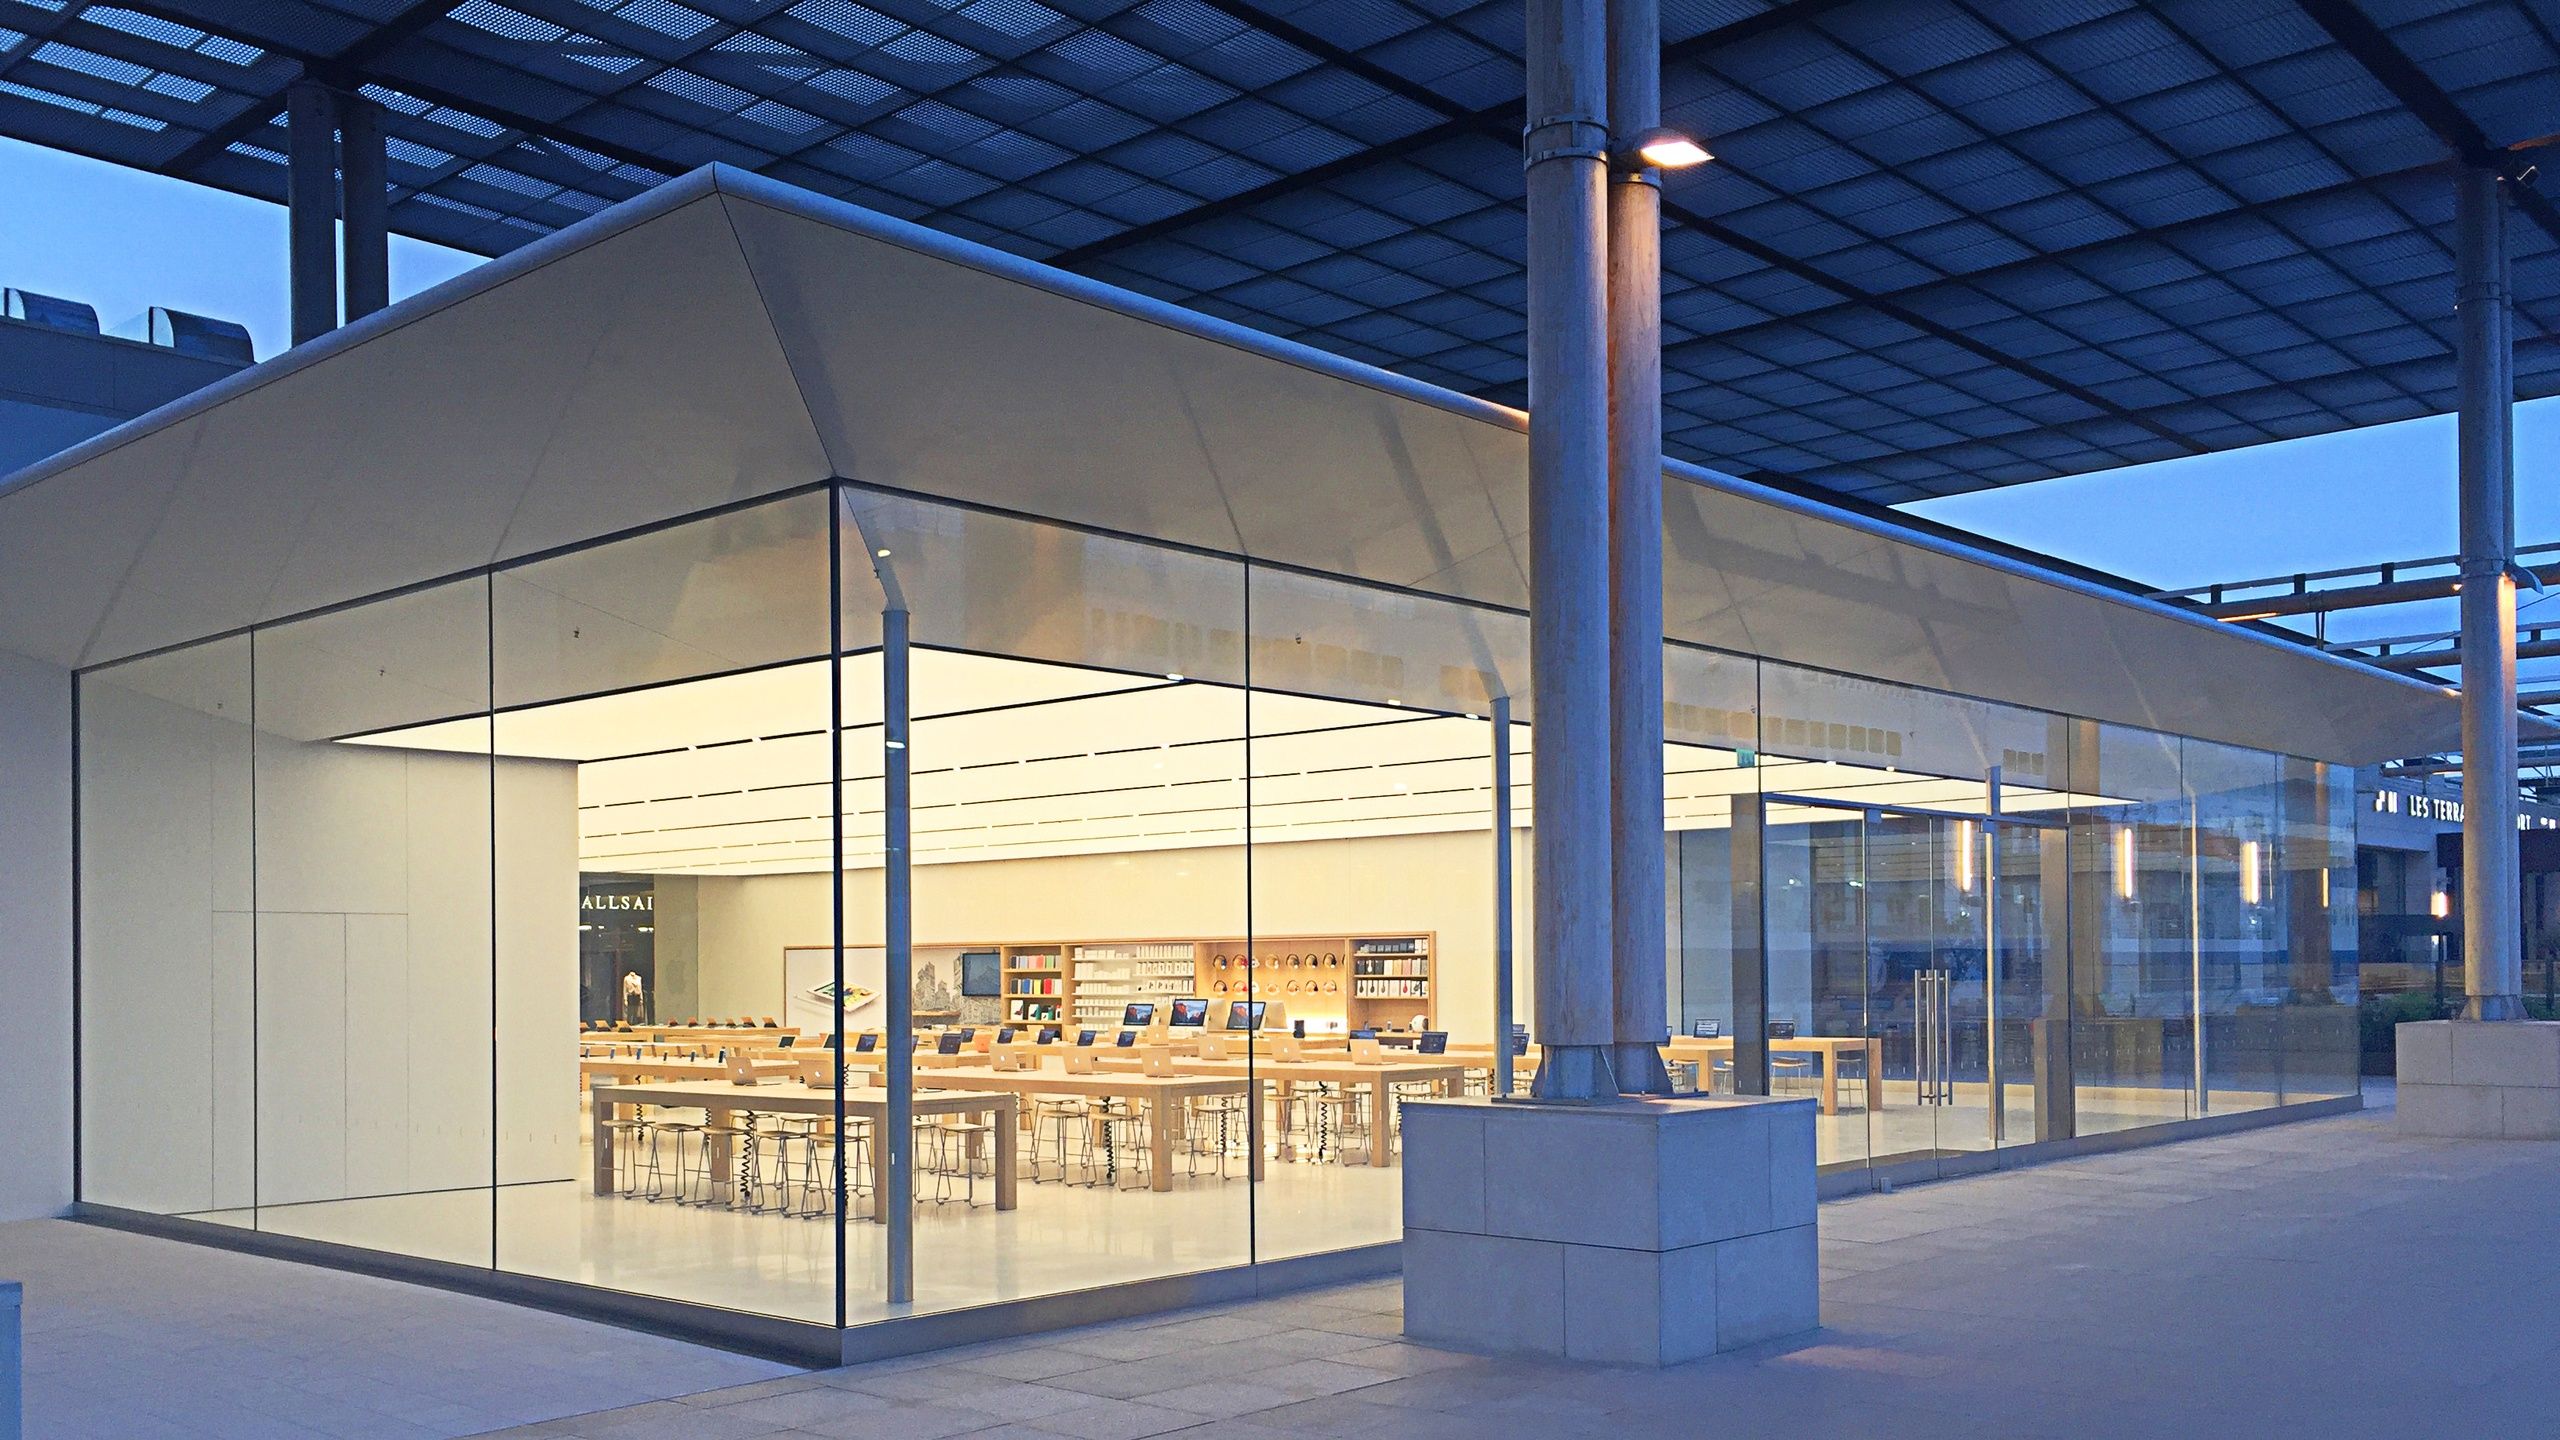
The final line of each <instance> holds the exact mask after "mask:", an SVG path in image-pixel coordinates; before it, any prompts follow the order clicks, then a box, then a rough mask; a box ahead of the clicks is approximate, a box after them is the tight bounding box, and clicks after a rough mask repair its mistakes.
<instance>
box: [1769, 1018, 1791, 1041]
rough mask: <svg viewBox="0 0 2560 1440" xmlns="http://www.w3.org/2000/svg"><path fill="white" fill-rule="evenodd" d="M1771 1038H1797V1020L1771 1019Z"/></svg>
mask: <svg viewBox="0 0 2560 1440" xmlns="http://www.w3.org/2000/svg"><path fill="white" fill-rule="evenodd" d="M1769 1038H1770V1039H1772V1040H1793V1039H1794V1038H1796V1022H1794V1021H1793V1020H1772V1021H1770V1022H1769Z"/></svg>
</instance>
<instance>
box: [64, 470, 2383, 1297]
mask: <svg viewBox="0 0 2560 1440" xmlns="http://www.w3.org/2000/svg"><path fill="white" fill-rule="evenodd" d="M1665 672H1666V683H1665V739H1666V745H1665V749H1664V754H1663V756H1662V757H1661V763H1662V764H1663V766H1664V776H1665V796H1666V813H1665V827H1664V852H1663V853H1664V864H1665V865H1666V867H1667V879H1668V884H1667V886H1666V891H1667V898H1668V903H1669V913H1668V915H1667V917H1666V918H1667V929H1666V934H1667V940H1668V953H1667V955H1666V973H1667V981H1668V985H1669V989H1670V993H1669V997H1668V998H1669V1002H1670V1014H1671V1016H1672V1017H1673V1029H1674V1037H1675V1038H1674V1040H1673V1042H1672V1044H1671V1046H1670V1047H1669V1058H1670V1060H1671V1062H1672V1064H1673V1069H1674V1073H1675V1076H1676V1077H1678V1079H1679V1080H1680V1081H1681V1082H1682V1083H1685V1084H1688V1085H1691V1086H1694V1087H1695V1088H1698V1089H1701V1090H1714V1091H1719V1092H1736V1091H1739V1092H1745V1093H1749V1092H1757V1091H1763V1090H1767V1091H1774V1092H1776V1093H1781V1094H1801V1095H1806V1096H1810V1097H1813V1098H1814V1100H1815V1102H1816V1103H1817V1104H1818V1106H1819V1107H1820V1109H1821V1112H1822V1113H1821V1117H1820V1121H1819V1133H1820V1137H1821V1138H1820V1145H1821V1149H1820V1155H1819V1160H1820V1163H1821V1164H1822V1165H1823V1166H1824V1167H1825V1168H1826V1169H1852V1168H1856V1167H1862V1166H1888V1165H1908V1164H1911V1163H1914V1162H1929V1161H1941V1160H1945V1159H1947V1158H1948V1157H1957V1156H1963V1155H1968V1154H1976V1153H1979V1152H1985V1151H1990V1150H1995V1149H1998V1148H2002V1147H2009V1146H2020V1145H2026V1144H2031V1143H2035V1142H2037V1141H2049V1140H2058V1139H2065V1138H2070V1137H2073V1136H2086V1135H2094V1134H2101V1133H2105V1132H2108V1131H2113V1130H2120V1129H2126V1128H2131V1127H2138V1126H2145V1125H2154V1124H2160V1123H2164V1122H2170V1121H2176V1120H2181V1119H2186V1118H2191V1117H2196V1116H2204V1115H2215V1114H2226V1113H2232V1112H2236V1111H2245V1110H2251V1109H2261V1108H2266V1107H2272V1106H2281V1105H2287V1104H2293V1103H2298V1102H2303V1101H2309V1100H2317V1099H2328V1098H2333V1097H2338V1096H2343V1095H2349V1094H2352V1093H2354V1088H2355V1083H2356V1081H2355V1070H2356V1044H2357V1037H2356V1027H2355V1014H2356V993H2355V973H2356V971H2355V954H2354V948H2353V947H2354V938H2353V937H2354V934H2355V930H2354V922H2355V914H2354V905H2355V893H2356V891H2355V883H2354V878H2355V877H2354V872H2353V869H2352V866H2353V863H2354V847H2353V839H2352V819H2353V817H2352V801H2353V781H2352V775H2351V773H2350V772H2348V771H2347V770H2345V769H2343V768H2340V767H2336V766H2331V765H2326V764H2322V763H2319V762H2315V761H2311V760H2306V759H2300V758H2297V757H2292V756H2284V755H2276V754H2269V753H2264V752H2256V751H2247V750H2241V749H2236V748H2233V747H2230V746H2226V745H2217V744H2210V743H2207V742H2203V741H2198V740H2189V739H2182V738H2180V737H2175V736H2167V735H2160V734H2154V733H2150V732H2145V731H2140V730H2134V729H2129V728H2126V727H2122V726H2117V725H2112V724H2103V723H2099V722H2096V721H2092V720H2085V719H2079V718H2075V717H2068V716H2059V715H2048V714H2043V713H2038V712H2033V711H2028V710H2022V709H2018V708H2015V707H2011V706H2004V705H1999V704H1994V703H1990V702H1986V701H1980V700H1972V699H1966V698H1962V697H1956V696H1949V695H1944V694H1938V693H1934V692H1928V691H1922V690H1916V689H1911V688H1908V687H1902V686H1897V685H1891V684H1885V683H1880V682H1876V681H1872V680H1866V679H1860V678H1857V677H1852V676H1843V675H1836V674H1830V673H1824V672H1817V671H1811V670H1806V669H1802V668H1798V667H1792V666H1788V665H1784V664H1780V663H1778V662H1775V661H1765V660H1760V659H1756V658H1753V657H1749V656H1741V655H1732V654H1725V653H1720V652H1714V651H1708V650H1704V649H1699V648H1696V647H1692V646H1687V645H1681V644H1674V645H1672V646H1670V647H1668V648H1667V649H1666V653H1665ZM1534 706H1535V696H1534V691H1533V689H1532V677H1531V676H1530V674H1529V666H1528V627H1527V623H1526V620H1525V618H1524V617H1522V616H1520V615H1518V614H1516V613H1513V612H1509V611H1503V610H1495V609H1487V608H1482V607H1477V606H1473V605H1468V604H1464V603H1460V602H1457V601H1452V600H1448V599H1444V598H1439V597H1435V596H1429V595H1422V594H1416V593H1412V592H1407V591H1399V590H1390V589H1383V588H1378V587H1373V586H1368V585H1364V584H1361V583H1357V582H1354V581H1349V580H1344V579H1339V578H1334V577H1328V576H1322V575H1313V574H1308V573H1305V572H1302V571H1296V570H1286V569H1278V568H1274V567H1269V566H1262V565H1256V564H1251V563H1248V562H1244V561H1240V560H1236V559H1234V558H1231V557H1227V556H1222V555H1214V554H1207V553H1203V552H1199V551H1193V550H1183V549H1175V548H1170V547H1165V546H1161V545H1155V544H1150V543H1148V542H1146V541H1144V540H1142V539H1135V538H1129V537H1124V536H1116V535H1104V534H1097V533H1093V532H1088V531H1082V530H1076V529H1071V528H1068V527H1065V526H1060V525H1053V524H1047V523H1042V522H1036V521H1032V520H1027V519H1023V518H1020V517H1016V516H1010V515H1001V514H994V513H989V512H985V511H980V510H971V509H964V508H959V507H955V506H950V505H945V504H940V503H937V502H933V501H929V500H925V499H921V498H917V497H914V496H910V495H904V494H893V493H889V492H884V491H879V490H874V489H869V488H866V487H862V486H859V485H854V484H849V483H840V484H833V485H826V486H819V487H814V488H811V489H807V490H803V491H799V492H796V493H792V494H788V495H784V496H782V497H779V498H776V499H771V500H767V501H764V502H760V503H756V504H752V505H745V506H740V507H737V508H733V509H729V510H725V511H721V512H717V513H713V514H709V515H706V516H703V517H700V518H697V519H693V520H690V521H686V522H682V523H678V524H672V525H667V526H662V527H658V528H654V529H651V530H648V531H645V532H642V533H637V534H633V535H629V536H624V537H620V538H615V539H611V540H608V541H604V542H599V543H596V544H593V545H589V546H585V547H581V548H578V549H575V550H572V551H568V552H565V553H558V554H551V555H546V556H543V557H539V558H536V559H532V560H528V561H524V562H521V563H516V564H510V565H506V566H502V567H499V568H497V569H494V570H492V571H489V572H487V573H482V574H475V575H472V576H469V577H466V578H462V579H457V580H452V581H449V582H444V583H441V584H437V585H432V586H428V587H423V588H419V589H414V590H409V591H405V592H401V593H398V594H395V595H391V596H386V597H383V598H380V599H377V600H372V601H368V602H364V603H359V604H354V605H349V606H345V607H341V608H338V609H335V610H331V611H327V612H323V613H320V614H316V615H312V616H308V617H302V618H297V619H293V620H289V621H284V622H279V623H276V624H272V625H267V626H263V627H260V628H257V629H254V630H251V631H248V632H245V633H240V634H234V635H228V636H224V637H222V638H219V639H214V640H210V641H206V642H204V643H201V644H198V645H193V646H189V647H185V648H181V649H175V650H170V651H165V652H160V653H157V654H153V655H151V656H148V657H145V658H141V659H136V660H130V661H124V662H120V663H116V664H112V665H108V666H104V667H100V668H97V669H93V670H90V671H88V672H85V673H84V674H83V675H82V676H81V679H80V692H79V716H80V733H79V794H80V816H81V829H80V835H81V871H80V915H81V937H82V943H81V960H80V985H81V992H80V998H81V1012H80V1013H81V1020H80V1026H81V1035H80V1044H81V1054H82V1077H83V1080H82V1087H81V1096H80V1101H81V1114H80V1125H81V1133H82V1141H83V1154H84V1157H85V1160H84V1168H83V1181H82V1194H81V1199H82V1200H83V1201H85V1202H87V1203H90V1204H92V1205H100V1206H109V1207H115V1208H118V1209H123V1210H130V1211H139V1212H145V1213H148V1214H152V1215H159V1216H174V1217H188V1218H192V1219H196V1220H200V1221H205V1222H210V1223H214V1224H220V1225H227V1226H234V1227H242V1228H248V1229H253V1230H256V1231H259V1232H266V1233H273V1234H278V1235H286V1236H292V1237H297V1238H301V1239H309V1240H321V1241H329V1242H334V1243H338V1244H344V1245H350V1246H356V1247H360V1248H363V1249H367V1250H375V1251H385V1252H390V1253H394V1254H399V1255H404V1256H413V1257H417V1258H420V1259H426V1260H434V1261H442V1262H447V1263H450V1264H456V1265H463V1266H470V1267H475V1268H485V1269H488V1270H491V1271H493V1272H498V1273H503V1274H507V1275H521V1276H528V1277H536V1278H539V1279H543V1280H549V1281H560V1282H567V1283H572V1284H578V1285H585V1286H591V1287H597V1288H599V1289H602V1290H607V1291H612V1292H618V1293H622V1294H628V1295H634V1296H645V1297H649V1298H651V1299H655V1300H665V1301H674V1302H679V1303H683V1304H687V1305H694V1306H702V1307H708V1308H710V1309H713V1310H719V1311H729V1312H739V1313H743V1314H749V1315H754V1316H760V1317H772V1318H778V1319H782V1320H789V1321H799V1322H805V1323H808V1324H813V1325H824V1326H843V1325H861V1324H866V1323H870V1322H873V1321H877V1320H882V1319H888V1318H893V1317H897V1316H903V1315H912V1314H921V1313H935V1312H947V1311H954V1310H961V1309H967V1308H971V1307H976V1306H983V1305H988V1304H993V1303H998V1302H1005V1301H1014V1300H1024V1299H1032V1298H1037V1297H1044V1296H1053V1295H1061V1294H1068V1293H1073V1292H1077V1291H1084V1290H1091V1289H1094V1288H1096V1287H1102V1286H1110V1285H1117V1284H1123V1283H1127V1282H1131V1281H1141V1280H1150V1279H1157V1278H1161V1277H1166V1276H1175V1275H1187V1274H1194V1273H1198V1272H1203V1271H1214V1270H1222V1269H1227V1268H1231V1267H1235V1266H1240V1265H1246V1264H1250V1263H1255V1262H1264V1261H1274V1260H1281V1259H1288V1258H1295V1257H1301V1256H1309V1255H1320V1254H1324V1253H1327V1252H1334V1251H1343V1250H1350V1249H1356V1248H1358V1247H1363V1246H1369V1245H1375V1244H1379V1243H1383V1242H1389V1241H1393V1240H1395V1239H1396V1238H1397V1236H1398V1233H1399V1221H1398V1216H1399V1182H1400V1178H1401V1172H1400V1170H1399V1168H1398V1167H1397V1165H1396V1163H1395V1162H1396V1160H1397V1158H1398V1148H1399V1145H1400V1136H1399V1131H1398V1126H1397V1123H1396V1117H1397V1107H1398V1106H1399V1105H1400V1104H1401V1103H1402V1102H1404V1101H1405V1100H1407V1099H1410V1098H1413V1097H1415V1096H1419V1095H1425V1094H1431V1093H1454V1092H1465V1093H1482V1092H1484V1091H1486V1090H1489V1089H1492V1088H1495V1080H1494V1077H1493V1076H1492V1075H1491V1073H1490V1071H1491V1069H1492V1067H1493V1065H1494V1063H1495V1061H1494V1055H1493V1041H1494V1038H1495V1031H1494V1026H1495V1016H1496V1013H1497V1003H1496V1001H1497V996H1496V992H1495V987H1496V968H1495V962H1494V957H1495V955H1496V953H1497V952H1498V950H1499V949H1500V948H1501V947H1502V946H1503V945H1504V944H1505V943H1507V944H1508V945H1509V946H1510V947H1511V948H1512V952H1513V955H1514V973H1513V976H1512V993H1513V995H1514V997H1516V998H1515V1001H1514V1005H1513V1013H1514V1014H1515V1015H1516V1016H1517V1017H1518V1019H1519V1021H1520V1022H1521V1023H1523V1024H1528V1023H1530V1022H1531V1020H1532V1016H1531V1014H1530V1008H1531V1001H1530V997H1531V995H1532V994H1533V993H1534V989H1533V986H1532V984H1531V977H1532V976H1533V974H1534V973H1535V967H1536V965H1537V964H1538V957H1537V956H1536V955H1535V954H1534V953H1532V949H1531V945H1530V936H1531V927H1530V925H1529V924H1528V916H1529V913H1530V906H1531V904H1532V901H1533V898H1534V897H1533V890H1532V886H1533V877H1532V876H1531V874H1530V873H1529V867H1528V864H1527V856H1528V845H1527V836H1528V830H1527V826H1528V822H1529V817H1530V807H1531V805H1532V802H1533V798H1534V797H1533V793H1532V790H1531V786H1530V757H1531V754H1532V752H1533V750H1534V746H1535V739H1536V737H1535V732H1534V727H1533V726H1532V725H1531V724H1530V723H1529V720H1530V717H1531V715H1532V714H1533V712H1534ZM901 707H903V709H901ZM1497 725H1507V727H1508V729H1507V731H1506V734H1507V736H1508V756H1509V765H1510V769H1511V774H1510V775H1509V777H1508V778H1509V782H1510V783H1509V785H1508V787H1507V792H1508V795H1507V799H1508V806H1509V808H1508V810H1507V811H1505V810H1503V809H1502V808H1501V807H1502V805H1503V803H1504V795H1505V787H1503V786H1500V785H1497V784H1496V776H1495V774H1494V766H1495V764H1496V754H1497V750H1498V748H1499V747H1498V746H1497V737H1496V735H1495V729H1496V726H1497ZM901 767H903V769H904V771H905V773H906V775H907V780H906V782H905V786H906V798H905V804H904V805H903V807H901V806H900V805H899V804H898V798H899V788H898V785H897V784H896V782H895V781H894V780H893V778H892V775H893V771H895V770H897V769H899V768H901ZM900 822H903V824H901V823H900ZM901 833H904V835H905V836H906V837H907V838H906V845H905V850H904V852H903V856H901V855H900V854H898V853H896V852H893V849H892V846H893V845H894V844H895V843H896V842H897V840H898V837H899V836H900V834H901ZM1506 849H1507V850H1508V852H1509V854H1510V856H1511V858H1512V862H1513V863H1512V864H1511V865H1510V871H1511V874H1512V875H1513V877H1514V884H1513V888H1512V891H1511V895H1510V907H1509V911H1508V913H1507V914H1506V913H1503V912H1501V911H1499V910H1498V908H1497V895H1498V893H1499V892H1498V883H1499V882H1498V871H1499V870H1500V869H1501V866H1500V865H1499V864H1498V860H1499V857H1501V856H1502V854H1503V852H1504V851H1505V850H1506ZM902 933H903V934H904V935H905V936H906V937H907V943H906V944H905V945H904V946H903V949H904V952H905V953H904V955H903V961H904V968H903V969H902V970H900V971H899V972H897V973H895V974H893V973H892V972H891V969H890V966H891V965H892V963H893V962H895V961H897V960H898V959H900V958H901V957H900V955H899V951H900V949H901V946H900V943H899V942H900V936H901V934H902ZM901 992H903V993H904V994H905V995H906V996H907V998H908V1001H909V1004H908V1006H907V1012H906V1014H905V1017H904V1025H903V1026H902V1025H900V1024H898V1023H896V1017H892V1016H891V1015H890V1014H889V1013H888V1005H889V1002H890V1000H891V998H892V997H893V996H894V995H896V994H899V993H901ZM901 1029H912V1031H913V1032H914V1033H915V1034H916V1035H917V1036H919V1037H921V1039H920V1042H919V1043H918V1044H917V1045H916V1047H915V1048H914V1049H913V1050H912V1051H907V1050H904V1049H902V1048H900V1047H899V1046H898V1044H897V1032H898V1031H899V1030H901ZM1124 1036H1126V1037H1127V1038H1126V1043H1125V1044H1124V1043H1123V1037H1124ZM1088 1037H1090V1039H1089V1043H1088ZM740 1081H755V1082H758V1083H754V1084H742V1083H739V1082H740ZM909 1107H911V1108H912V1114H909V1113H906V1111H907V1110H908V1108H909ZM902 1172H903V1173H902ZM902 1185H903V1188H905V1189H906V1190H908V1191H909V1192H911V1194H912V1203H911V1204H909V1205H906V1206H897V1205H891V1204H884V1203H883V1197H884V1196H886V1195H891V1194H894V1193H895V1192H897V1191H898V1190H899V1189H900V1188H901V1187H902Z"/></svg>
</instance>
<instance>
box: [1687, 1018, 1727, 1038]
mask: <svg viewBox="0 0 2560 1440" xmlns="http://www.w3.org/2000/svg"><path fill="white" fill-rule="evenodd" d="M1723 1033H1724V1022H1723V1021H1721V1020H1698V1021H1693V1022H1692V1023H1691V1024H1690V1026H1689V1034H1690V1035H1691V1036H1692V1037H1693V1038H1695V1039H1699V1040H1713V1039H1715V1038H1716V1037H1717V1036H1719V1035H1722V1034H1723Z"/></svg>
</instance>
